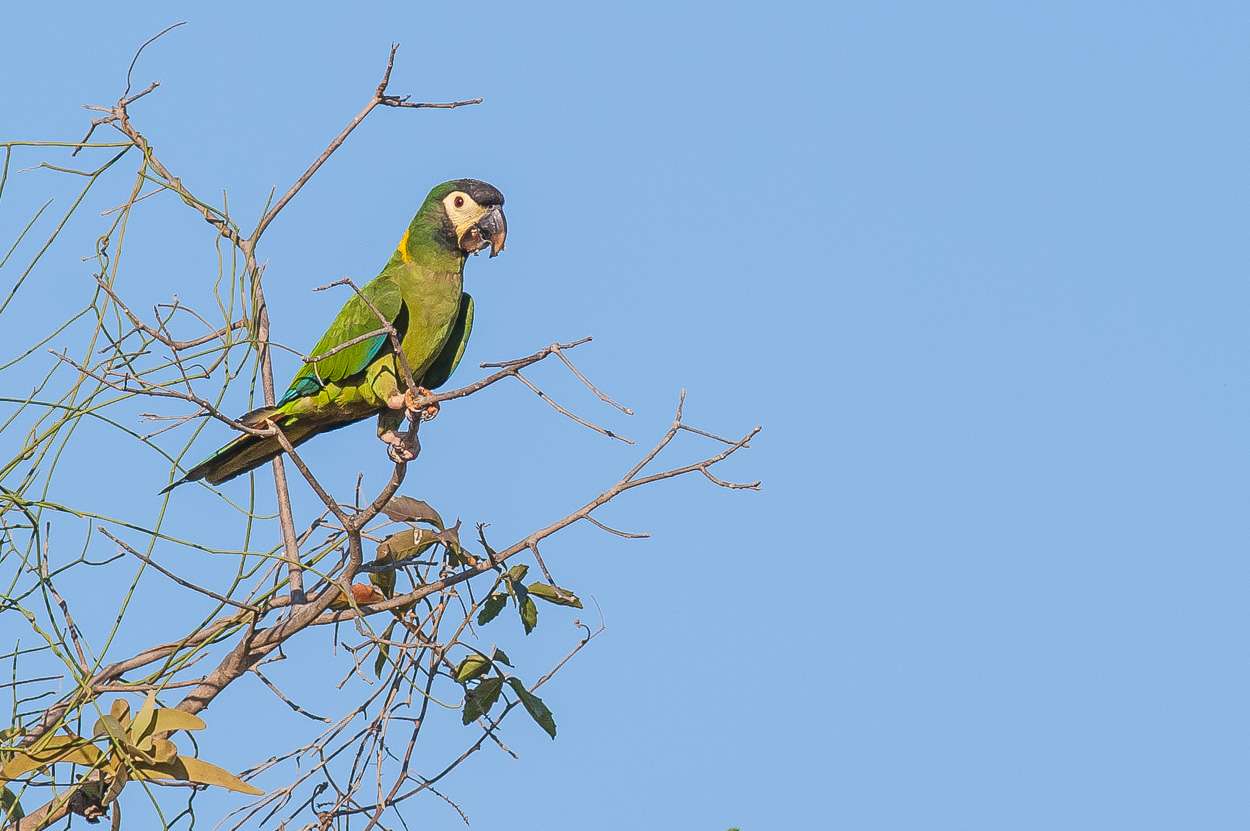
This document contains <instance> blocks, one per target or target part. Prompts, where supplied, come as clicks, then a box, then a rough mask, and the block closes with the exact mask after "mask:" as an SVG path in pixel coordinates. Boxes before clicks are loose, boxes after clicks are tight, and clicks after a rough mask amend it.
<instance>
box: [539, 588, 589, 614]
mask: <svg viewBox="0 0 1250 831" xmlns="http://www.w3.org/2000/svg"><path fill="white" fill-rule="evenodd" d="M528 588H529V593H530V594H532V595H536V596H537V597H541V598H542V599H543V600H546V601H547V602H548V603H554V604H556V605H557V606H572V607H573V608H574V609H580V608H582V601H580V600H578V599H577V595H575V594H573V592H571V591H569V590H568V589H557V587H556V586H549V585H547V584H546V583H530V584H529V587H528ZM562 594H563V596H561V595H562Z"/></svg>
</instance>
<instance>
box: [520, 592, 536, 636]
mask: <svg viewBox="0 0 1250 831" xmlns="http://www.w3.org/2000/svg"><path fill="white" fill-rule="evenodd" d="M521 625H522V626H524V627H525V634H527V635H528V634H529V633H530V632H533V631H534V627H535V626H537V625H538V606H537V605H536V604H535V603H534V598H532V597H529V596H528V595H527V596H526V598H525V600H523V601H522V602H521Z"/></svg>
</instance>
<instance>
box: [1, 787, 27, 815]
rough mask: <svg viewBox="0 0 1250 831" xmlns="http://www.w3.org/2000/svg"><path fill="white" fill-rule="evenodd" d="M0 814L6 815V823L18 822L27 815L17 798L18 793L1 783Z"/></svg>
mask: <svg viewBox="0 0 1250 831" xmlns="http://www.w3.org/2000/svg"><path fill="white" fill-rule="evenodd" d="M0 816H2V817H4V819H5V822H6V823H9V822H17V821H18V820H20V819H21V818H22V817H24V816H26V812H25V811H23V810H22V803H21V802H19V801H18V800H17V794H15V793H13V791H11V790H9V789H8V787H7V786H4V785H0Z"/></svg>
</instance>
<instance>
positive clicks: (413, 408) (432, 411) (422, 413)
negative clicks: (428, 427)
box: [404, 387, 439, 421]
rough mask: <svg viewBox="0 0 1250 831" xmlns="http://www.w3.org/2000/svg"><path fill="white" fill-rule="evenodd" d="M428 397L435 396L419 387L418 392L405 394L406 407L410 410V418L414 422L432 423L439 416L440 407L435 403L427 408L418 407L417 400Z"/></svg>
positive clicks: (411, 391) (406, 392) (408, 391)
mask: <svg viewBox="0 0 1250 831" xmlns="http://www.w3.org/2000/svg"><path fill="white" fill-rule="evenodd" d="M427 395H433V393H431V392H430V391H429V390H427V389H426V388H425V387H417V389H416V391H415V392H414V391H413V390H407V391H405V392H404V407H405V409H407V410H408V417H409V418H410V419H412V420H413V421H418V420H419V421H430V420H431V419H433V418H434V416H436V415H438V411H439V406H438V402H437V401H435V402H434V403H433V404H429V405H427V406H425V407H418V406H417V399H418V398H424V397H425V396H427Z"/></svg>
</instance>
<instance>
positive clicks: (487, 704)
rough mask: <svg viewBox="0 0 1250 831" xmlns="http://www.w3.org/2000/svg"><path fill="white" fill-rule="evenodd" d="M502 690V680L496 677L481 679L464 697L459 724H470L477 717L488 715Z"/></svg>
mask: <svg viewBox="0 0 1250 831" xmlns="http://www.w3.org/2000/svg"><path fill="white" fill-rule="evenodd" d="M502 689H503V679H502V678H499V677H498V676H496V677H494V678H484V679H482V681H480V682H479V683H478V685H477V686H476V687H474V688H473V689H471V690H469V691H468V692H466V693H465V695H464V715H463V716H462V717H461V722H462V723H463V724H472V723H473V720H474V719H476V718H477V717H478V716H484V715H486V714H487V713H489V712H490V708H491V707H493V706H495V702H496V701H498V700H499V692H500V690H502Z"/></svg>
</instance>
